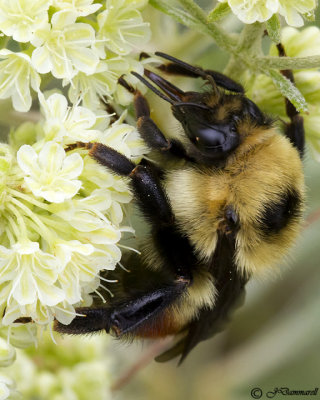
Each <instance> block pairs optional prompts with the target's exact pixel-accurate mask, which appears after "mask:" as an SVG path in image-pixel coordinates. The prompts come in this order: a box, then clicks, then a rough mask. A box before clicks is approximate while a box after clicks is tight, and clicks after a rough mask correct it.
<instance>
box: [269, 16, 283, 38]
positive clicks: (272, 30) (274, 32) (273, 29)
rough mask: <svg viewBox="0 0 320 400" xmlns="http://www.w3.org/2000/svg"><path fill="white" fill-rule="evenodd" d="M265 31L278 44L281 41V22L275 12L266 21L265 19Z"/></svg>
mask: <svg viewBox="0 0 320 400" xmlns="http://www.w3.org/2000/svg"><path fill="white" fill-rule="evenodd" d="M267 31H268V34H269V36H270V38H271V40H272V41H273V42H274V43H276V44H278V43H280V41H281V24H280V19H279V17H278V15H277V14H274V15H273V16H272V17H271V18H270V19H269V20H268V21H267Z"/></svg>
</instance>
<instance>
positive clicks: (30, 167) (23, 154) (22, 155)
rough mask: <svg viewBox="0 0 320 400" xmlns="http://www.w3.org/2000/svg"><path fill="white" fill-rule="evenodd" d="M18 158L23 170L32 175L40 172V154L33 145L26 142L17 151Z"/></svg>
mask: <svg viewBox="0 0 320 400" xmlns="http://www.w3.org/2000/svg"><path fill="white" fill-rule="evenodd" d="M17 160H18V164H19V167H20V168H21V169H22V171H23V172H24V173H25V174H27V175H31V176H36V175H37V174H38V155H37V153H36V152H35V150H34V149H33V147H31V146H29V145H27V144H24V145H23V146H21V147H20V149H19V150H18V152H17Z"/></svg>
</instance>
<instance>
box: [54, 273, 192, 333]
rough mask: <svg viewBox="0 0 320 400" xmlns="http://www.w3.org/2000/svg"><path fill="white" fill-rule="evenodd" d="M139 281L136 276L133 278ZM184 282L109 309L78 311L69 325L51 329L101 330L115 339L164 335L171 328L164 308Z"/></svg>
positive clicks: (183, 286) (175, 298) (98, 308)
mask: <svg viewBox="0 0 320 400" xmlns="http://www.w3.org/2000/svg"><path fill="white" fill-rule="evenodd" d="M137 279H139V277H137ZM188 284H189V283H188V282H187V281H182V280H181V281H177V282H176V283H174V284H168V285H166V286H164V287H160V288H157V289H154V290H152V291H150V292H144V293H141V294H140V295H138V296H137V295H136V296H134V297H132V298H128V299H126V300H121V301H120V302H118V303H117V302H114V303H113V304H111V306H107V307H106V306H104V307H102V306H101V307H96V308H88V307H85V308H78V309H77V310H76V312H77V314H81V315H77V316H76V317H75V318H74V320H73V321H72V322H71V323H70V324H69V325H63V324H61V323H60V322H58V321H55V326H54V330H56V331H58V332H60V333H67V334H85V333H92V332H98V331H101V330H105V331H106V332H107V333H110V332H112V333H113V334H114V335H115V336H116V337H121V336H123V335H125V334H130V333H131V334H135V335H138V336H147V337H150V336H165V335H167V334H173V333H176V332H173V330H174V328H175V326H173V324H172V322H171V321H170V315H169V313H168V312H166V311H165V310H166V308H167V307H168V306H170V304H172V303H173V302H174V301H175V300H177V299H178V297H180V296H181V295H182V293H184V291H185V289H186V288H187V286H188Z"/></svg>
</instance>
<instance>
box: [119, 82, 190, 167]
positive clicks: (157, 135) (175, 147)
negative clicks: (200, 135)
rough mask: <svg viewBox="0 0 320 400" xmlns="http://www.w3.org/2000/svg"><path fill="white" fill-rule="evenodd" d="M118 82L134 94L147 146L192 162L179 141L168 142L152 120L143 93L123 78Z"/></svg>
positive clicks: (136, 111) (138, 124) (142, 134)
mask: <svg viewBox="0 0 320 400" xmlns="http://www.w3.org/2000/svg"><path fill="white" fill-rule="evenodd" d="M118 82H119V84H120V85H122V86H123V87H125V88H126V89H127V90H128V91H129V92H130V93H133V94H134V108H135V114H136V119H137V129H138V131H139V133H140V135H141V137H142V139H143V140H144V141H145V143H146V144H147V146H148V147H150V148H151V149H154V150H158V151H160V152H161V153H163V154H168V153H169V154H171V155H173V156H175V157H178V158H185V159H188V160H190V161H191V159H190V157H189V156H188V155H187V152H186V150H185V148H184V147H183V145H182V144H181V143H180V142H179V141H178V140H175V139H170V140H168V139H167V138H166V137H165V136H164V134H163V133H162V132H161V130H160V129H159V128H158V126H157V125H156V123H155V122H154V121H153V120H152V119H151V117H150V108H149V104H148V102H147V100H146V99H145V97H144V96H143V95H142V94H141V92H140V91H139V90H136V89H134V88H133V87H132V86H131V85H129V84H128V83H127V82H126V81H125V79H123V77H121V78H119V80H118Z"/></svg>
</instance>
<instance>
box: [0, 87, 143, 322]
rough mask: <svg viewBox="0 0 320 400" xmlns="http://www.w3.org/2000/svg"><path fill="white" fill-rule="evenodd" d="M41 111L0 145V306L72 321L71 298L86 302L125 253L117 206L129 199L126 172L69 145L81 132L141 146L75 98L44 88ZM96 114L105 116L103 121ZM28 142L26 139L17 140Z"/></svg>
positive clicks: (128, 130)
mask: <svg viewBox="0 0 320 400" xmlns="http://www.w3.org/2000/svg"><path fill="white" fill-rule="evenodd" d="M40 99H41V109H42V112H43V115H44V120H43V121H41V122H39V123H38V124H31V123H26V124H23V125H22V126H20V127H19V129H17V130H16V131H13V132H11V134H10V144H9V145H8V144H2V145H0V188H1V193H0V196H1V207H0V214H1V217H0V221H1V222H0V243H1V245H0V313H1V315H3V314H4V317H3V319H2V324H3V325H10V324H13V323H14V321H15V320H17V319H19V318H21V317H31V318H32V320H33V321H34V322H36V323H37V324H42V325H43V324H44V325H45V324H48V323H50V322H51V321H52V320H53V318H56V319H57V320H59V321H61V322H63V323H69V322H70V321H71V320H72V319H73V318H74V316H75V312H74V306H75V305H78V304H80V303H82V304H84V303H87V304H88V303H90V300H91V298H90V296H89V293H91V292H94V291H97V289H98V288H99V286H100V287H104V285H102V284H101V282H100V279H102V278H100V276H99V274H100V272H101V271H102V270H110V269H114V268H115V265H116V264H117V262H118V261H119V260H120V257H121V252H120V249H119V247H118V245H117V243H118V241H119V240H120V237H121V232H122V231H124V230H130V228H125V227H121V226H120V224H121V222H122V219H123V213H122V208H121V205H122V204H123V203H127V202H129V201H130V199H131V194H130V192H129V190H128V187H127V185H126V183H125V182H124V181H123V179H121V178H119V177H117V176H115V175H112V174H111V173H109V172H108V171H107V170H106V169H105V168H103V167H101V166H99V165H98V164H97V163H96V162H95V161H94V160H92V159H91V158H90V157H89V156H88V155H87V152H86V151H83V152H82V154H81V155H80V154H79V153H80V152H73V153H72V154H68V153H66V152H65V150H64V148H65V146H66V144H68V143H70V142H74V141H75V140H77V139H81V140H84V141H88V140H93V141H99V142H102V143H105V144H108V145H109V146H112V147H113V148H115V149H116V150H118V151H120V152H121V153H123V154H125V155H126V156H128V157H130V158H137V157H140V156H141V155H142V153H143V151H144V147H143V144H142V141H141V139H139V136H138V133H137V131H136V129H135V128H134V127H132V126H130V125H127V124H125V123H123V122H122V121H121V120H118V121H117V122H115V123H114V124H113V125H111V126H109V125H108V118H107V117H106V116H103V115H100V116H97V115H96V114H95V113H94V112H93V111H91V110H89V109H87V108H85V107H83V106H77V105H74V106H73V107H68V105H67V100H66V98H65V97H64V96H63V95H61V94H57V93H54V94H52V95H51V96H50V97H48V98H47V99H45V98H44V97H43V96H40ZM101 120H102V121H101ZM25 141H27V142H28V144H22V143H24V142H25Z"/></svg>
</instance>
